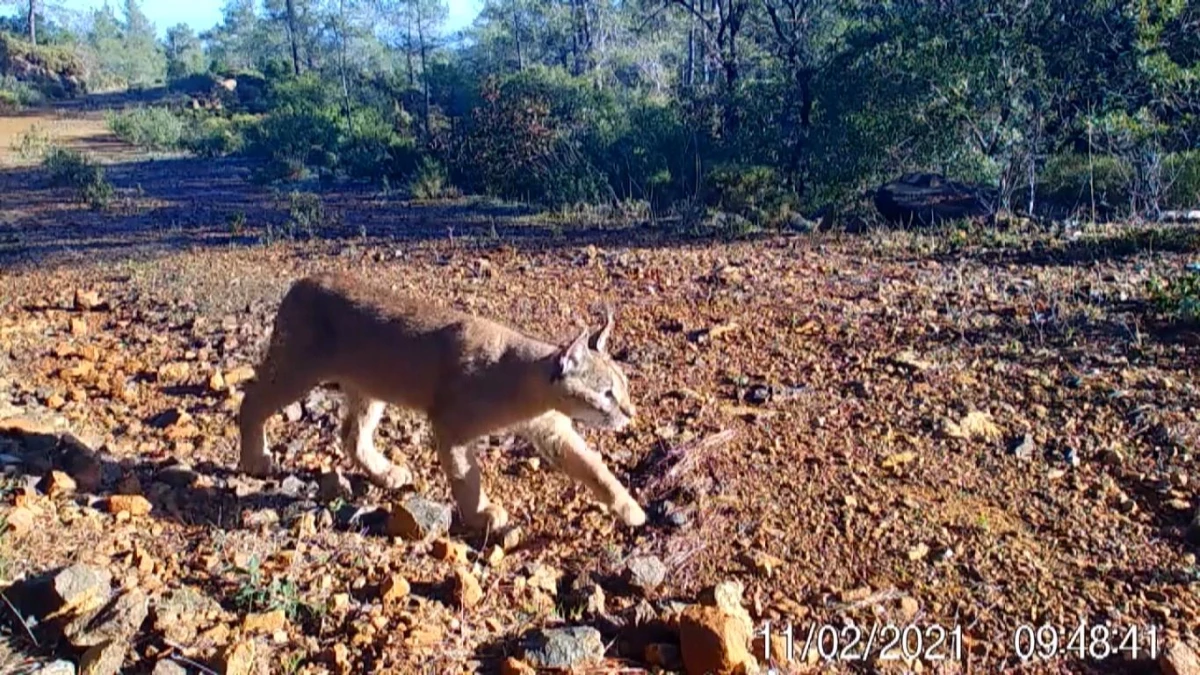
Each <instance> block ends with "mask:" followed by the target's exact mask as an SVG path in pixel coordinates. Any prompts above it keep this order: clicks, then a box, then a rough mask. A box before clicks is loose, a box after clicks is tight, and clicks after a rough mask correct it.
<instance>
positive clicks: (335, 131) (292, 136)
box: [239, 73, 340, 168]
mask: <svg viewBox="0 0 1200 675" xmlns="http://www.w3.org/2000/svg"><path fill="white" fill-rule="evenodd" d="M240 87H241V85H240V84H239V88H240ZM271 99H272V102H273V103H274V104H275V106H276V107H275V108H274V109H273V110H272V111H271V112H270V113H268V114H267V115H266V116H265V117H263V118H262V120H260V122H259V123H258V124H256V125H254V126H253V127H252V128H251V129H250V130H249V131H248V133H247V134H246V152H247V154H249V155H250V156H252V157H255V158H258V159H263V160H266V162H267V164H268V165H269V166H274V167H276V168H278V167H282V166H296V165H300V166H304V167H314V168H331V167H333V166H336V164H337V154H336V150H337V147H338V136H339V133H340V128H339V119H338V116H339V111H338V107H337V103H336V95H335V93H334V92H333V91H332V90H331V89H330V87H329V86H328V85H327V84H325V83H322V82H321V81H320V80H318V79H317V78H316V77H315V76H313V75H310V74H307V73H306V74H305V75H304V76H302V77H299V78H296V79H294V80H289V81H285V82H281V83H279V84H278V85H276V86H275V87H274V89H273V90H272V94H271Z"/></svg>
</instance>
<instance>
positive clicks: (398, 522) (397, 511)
mask: <svg viewBox="0 0 1200 675" xmlns="http://www.w3.org/2000/svg"><path fill="white" fill-rule="evenodd" d="M452 516H453V514H452V512H451V509H450V506H449V505H448V504H442V503H440V502H435V501H433V500H430V499H425V498H424V497H410V498H408V499H406V500H404V501H402V502H397V503H396V504H395V505H394V506H393V507H392V512H391V514H390V515H389V517H388V520H387V525H386V531H387V534H388V536H392V537H403V538H404V539H408V540H409V541H429V540H431V539H434V538H436V537H440V536H442V535H443V534H446V533H447V532H448V531H449V530H450V522H451V519H452Z"/></svg>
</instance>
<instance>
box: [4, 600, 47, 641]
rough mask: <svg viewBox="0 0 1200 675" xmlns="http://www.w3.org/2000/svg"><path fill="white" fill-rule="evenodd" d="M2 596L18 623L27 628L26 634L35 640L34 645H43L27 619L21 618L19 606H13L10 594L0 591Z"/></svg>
mask: <svg viewBox="0 0 1200 675" xmlns="http://www.w3.org/2000/svg"><path fill="white" fill-rule="evenodd" d="M0 598H2V599H3V600H4V604H5V605H8V609H9V611H11V612H12V613H13V616H15V617H16V618H17V623H19V624H21V628H24V629H25V634H26V635H28V636H29V639H30V640H33V646H34V647H40V646H41V645H39V644H38V639H37V636H36V635H34V634H33V631H32V630H30V628H29V625H28V624H26V623H25V619H23V618H21V613H20V612H18V611H17V608H16V607H13V604H12V602H11V601H10V600H9V599H8V594H7V593H4V592H3V591H0Z"/></svg>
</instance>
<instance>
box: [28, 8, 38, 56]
mask: <svg viewBox="0 0 1200 675" xmlns="http://www.w3.org/2000/svg"><path fill="white" fill-rule="evenodd" d="M29 42H30V43H31V44H33V45H34V46H37V0H29Z"/></svg>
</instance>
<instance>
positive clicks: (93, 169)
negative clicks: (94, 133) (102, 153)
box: [42, 146, 114, 209]
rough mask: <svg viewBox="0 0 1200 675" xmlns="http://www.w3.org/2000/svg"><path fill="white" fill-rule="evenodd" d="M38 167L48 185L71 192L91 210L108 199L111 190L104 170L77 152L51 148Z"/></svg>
mask: <svg viewBox="0 0 1200 675" xmlns="http://www.w3.org/2000/svg"><path fill="white" fill-rule="evenodd" d="M42 167H43V168H44V169H45V170H46V173H47V174H48V175H49V178H50V184H51V185H52V186H54V187H69V188H72V189H74V190H75V192H76V195H77V196H78V198H79V199H80V201H83V202H84V203H86V204H88V205H89V206H91V207H92V208H94V209H101V208H104V207H106V206H108V203H109V202H110V201H111V200H112V197H113V193H114V190H113V186H112V183H109V182H108V177H107V176H106V175H105V172H104V167H102V166H100V165H99V164H96V163H95V162H93V161H92V160H91V159H89V158H88V157H87V156H85V155H84V154H83V153H81V152H79V151H77V150H70V149H67V148H60V147H57V146H54V147H51V148H50V150H49V151H48V152H47V153H46V156H45V159H43V160H42Z"/></svg>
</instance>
